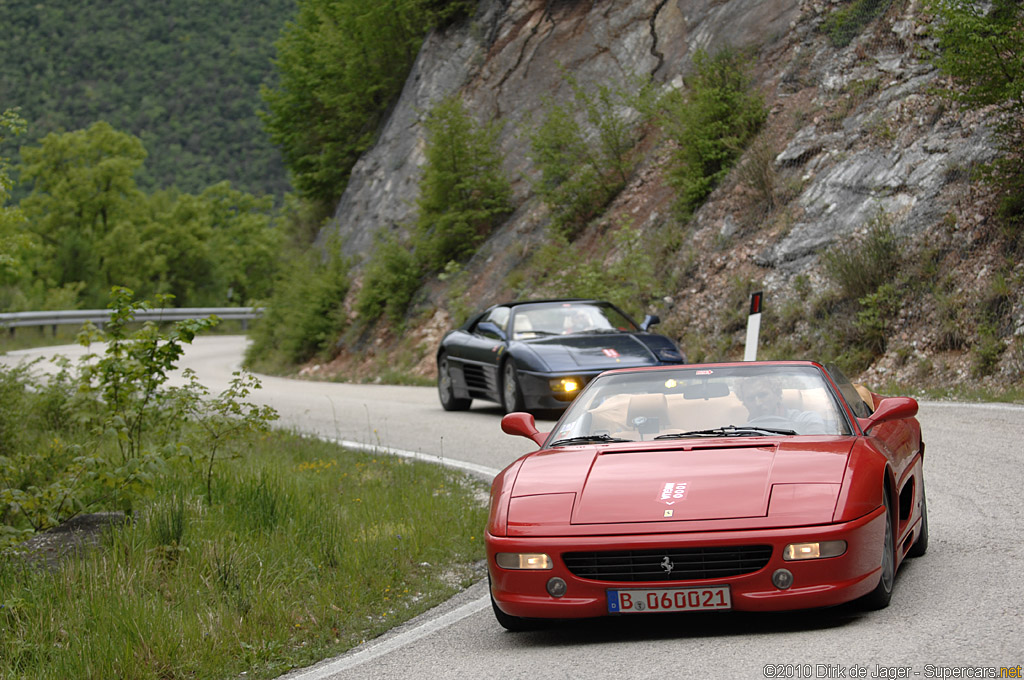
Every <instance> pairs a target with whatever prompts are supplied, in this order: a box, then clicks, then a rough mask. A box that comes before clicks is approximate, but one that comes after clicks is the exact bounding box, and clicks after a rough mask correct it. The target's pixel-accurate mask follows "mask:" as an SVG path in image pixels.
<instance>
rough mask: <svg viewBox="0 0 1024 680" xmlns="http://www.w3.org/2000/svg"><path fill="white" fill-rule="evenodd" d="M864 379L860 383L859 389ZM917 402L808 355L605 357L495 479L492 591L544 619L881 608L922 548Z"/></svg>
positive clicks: (524, 613)
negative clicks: (666, 363)
mask: <svg viewBox="0 0 1024 680" xmlns="http://www.w3.org/2000/svg"><path fill="white" fill-rule="evenodd" d="M862 394H864V395H865V397H862V396H861V395H862ZM916 414H917V402H916V401H914V400H913V399H911V398H908V397H880V396H878V395H875V394H872V393H870V392H868V391H867V390H862V391H860V392H859V391H858V390H857V389H856V388H854V386H853V385H851V384H850V382H849V381H847V380H846V378H844V377H843V376H842V374H841V373H840V372H839V371H838V370H837V369H835V368H826V367H824V366H822V365H820V364H817V363H813V362H807V361H778V362H747V363H728V364H703V365H685V366H673V367H651V368H635V369H623V370H617V371H609V372H607V373H604V374H602V375H600V376H599V377H597V378H595V379H594V380H593V382H591V383H590V384H589V385H588V386H587V387H586V389H585V390H583V391H582V392H581V393H580V395H579V396H578V397H577V398H576V400H575V401H574V402H573V403H572V405H571V406H570V407H569V409H568V410H567V411H566V412H565V413H564V414H563V416H562V418H561V420H559V421H558V423H557V424H556V426H555V429H554V430H553V431H552V432H550V433H540V432H538V431H537V428H536V426H535V424H534V419H533V417H532V416H531V415H529V414H526V413H511V414H508V415H506V416H505V417H504V418H503V419H502V423H501V425H502V429H503V430H504V431H505V432H507V433H508V434H514V435H521V436H524V437H528V438H530V439H532V440H533V441H535V442H536V443H537V444H538V445H539V446H540V447H541V448H540V450H539V451H535V452H533V453H530V454H527V455H525V456H523V457H522V458H520V459H519V460H517V461H515V462H514V463H512V464H511V465H509V466H508V467H507V468H505V470H503V471H502V472H501V473H500V474H499V475H498V476H497V477H496V478H495V480H494V483H493V485H492V488H491V505H490V518H489V520H488V526H487V536H486V541H487V566H488V571H489V576H490V582H491V600H492V604H493V607H494V614H495V616H496V617H497V619H498V621H499V623H501V625H503V626H504V627H505V628H508V629H509V630H520V629H524V628H529V627H532V626H534V625H536V623H537V622H536V621H535V620H536V619H563V618H581V617H595V616H604V615H624V614H639V613H652V612H691V611H708V610H713V611H716V610H745V611H772V610H785V609H805V608H812V607H826V606H831V605H837V604H840V603H844V602H849V601H853V600H859V604H861V605H863V606H864V607H866V608H869V609H877V608H881V607H885V606H886V605H888V603H889V599H890V597H891V596H892V589H893V582H894V577H895V574H896V570H897V569H898V568H899V566H900V564H901V563H902V562H903V559H904V558H905V557H908V556H916V555H921V554H924V552H925V550H926V549H927V547H928V516H927V507H926V504H925V490H924V477H923V467H922V464H923V457H924V445H923V444H922V442H921V428H920V425H919V424H918V422H917V420H916V418H915V417H914V416H915V415H916Z"/></svg>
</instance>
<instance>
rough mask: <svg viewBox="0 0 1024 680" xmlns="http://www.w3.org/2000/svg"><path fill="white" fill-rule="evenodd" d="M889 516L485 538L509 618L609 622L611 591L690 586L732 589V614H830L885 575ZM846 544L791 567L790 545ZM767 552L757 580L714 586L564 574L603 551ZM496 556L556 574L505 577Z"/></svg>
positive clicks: (515, 572) (498, 596) (498, 599)
mask: <svg viewBox="0 0 1024 680" xmlns="http://www.w3.org/2000/svg"><path fill="white" fill-rule="evenodd" d="M884 523H885V509H884V508H878V509H877V510H876V511H874V512H872V513H870V514H868V515H866V516H864V517H861V518H859V519H856V520H854V521H852V522H847V523H844V524H830V525H825V526H813V527H792V528H785V529H764V530H743V531H714V532H697V533H672V534H641V535H626V536H584V537H575V536H574V537H542V538H533V537H531V538H505V537H498V536H492V535H491V534H488V535H487V565H488V569H489V571H490V576H491V594H492V595H493V597H494V601H495V603H496V604H497V606H498V607H499V608H500V609H501V610H502V611H503V612H505V613H506V614H509V615H511V616H517V617H523V618H557V619H565V618H587V617H594V616H604V615H608V613H609V611H608V596H607V593H608V591H609V590H621V589H627V588H628V589H645V588H650V589H666V588H686V587H691V586H728V588H729V591H730V593H731V601H732V609H734V610H737V611H778V610H787V609H811V608H815V607H828V606H832V605H837V604H842V603H844V602H849V601H851V600H855V599H857V598H858V597H860V596H862V595H865V594H867V593H869V592H870V591H871V590H872V589H874V587H875V585H876V584H877V583H878V578H879V576H880V573H881V563H882V544H883V541H884V526H885V524H884ZM835 540H843V541H846V543H847V548H846V552H845V553H843V554H842V555H840V556H838V557H829V558H824V559H813V560H800V561H786V560H784V559H783V557H782V555H783V550H784V549H785V547H786V546H787V545H788V544H791V543H803V542H808V541H835ZM752 544H758V545H770V546H771V547H772V552H771V557H770V559H769V560H768V563H767V565H766V566H764V567H763V568H761V569H758V570H757V571H755V572H752V573H748V574H743V575H740V576H730V577H726V578H718V579H712V580H686V581H665V580H659V581H639V582H638V581H630V582H611V581H598V580H591V579H584V578H579V577H577V576H575V575H574V574H572V573H571V572H570V571H569V569H568V568H567V566H566V564H565V561H564V560H563V559H562V555H563V554H566V553H572V552H585V551H601V550H616V551H619V550H652V549H654V550H656V549H659V548H665V549H669V548H687V547H698V546H699V547H707V546H745V545H752ZM498 553H545V554H547V555H549V556H550V557H551V558H552V561H553V567H552V568H551V569H546V570H519V569H504V568H502V567H499V566H498V565H497V563H496V562H495V555H496V554H498ZM779 569H786V570H788V571H789V572H791V573H792V576H793V578H792V585H791V586H790V587H788V588H785V589H780V588H778V587H776V586H775V585H774V584H773V583H772V574H773V573H775V572H776V571H777V570H779ZM552 578H560V579H562V580H564V581H565V583H566V585H567V587H566V589H565V594H564V595H563V596H562V597H552V596H551V595H549V594H548V592H547V589H546V586H547V583H548V581H549V580H550V579H552Z"/></svg>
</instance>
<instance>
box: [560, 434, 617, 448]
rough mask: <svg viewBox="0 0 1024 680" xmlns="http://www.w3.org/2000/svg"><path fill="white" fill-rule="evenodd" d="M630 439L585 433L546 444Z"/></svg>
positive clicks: (566, 444) (568, 444)
mask: <svg viewBox="0 0 1024 680" xmlns="http://www.w3.org/2000/svg"><path fill="white" fill-rule="evenodd" d="M631 441H634V440H632V439H620V438H619V437H612V436H611V435H607V434H585V435H582V436H580V437H569V438H568V439H559V440H557V441H553V442H551V443H550V444H548V446H570V445H572V444H592V443H594V442H600V443H603V444H607V443H612V442H631Z"/></svg>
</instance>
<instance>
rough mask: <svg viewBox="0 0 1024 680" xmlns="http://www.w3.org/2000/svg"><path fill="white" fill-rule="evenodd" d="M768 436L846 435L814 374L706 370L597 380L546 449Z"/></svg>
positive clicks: (781, 369) (753, 368)
mask: <svg viewBox="0 0 1024 680" xmlns="http://www.w3.org/2000/svg"><path fill="white" fill-rule="evenodd" d="M767 434H797V435H805V434H817V435H848V434H850V429H849V424H848V422H847V420H846V418H845V417H844V415H843V414H842V412H841V411H840V408H839V404H838V403H837V401H836V398H835V396H834V395H833V393H832V390H831V389H830V388H829V385H828V383H827V382H826V381H825V379H824V378H823V376H822V374H821V371H820V370H819V369H818V368H816V367H814V366H788V365H772V366H765V365H750V366H721V367H717V366H704V367H680V368H672V369H665V370H658V371H637V372H635V373H620V374H606V375H602V376H598V377H597V378H595V379H594V381H593V382H591V383H590V385H589V386H588V387H587V389H586V390H585V391H584V392H583V393H582V394H580V396H579V397H577V398H576V401H574V402H573V403H572V405H571V406H570V407H569V409H568V410H567V411H566V413H565V415H564V416H563V417H562V419H561V420H560V421H559V423H558V427H557V428H556V430H555V431H554V432H553V433H552V434H551V437H550V439H549V442H551V444H555V443H556V442H559V441H560V440H572V439H574V438H576V439H575V441H574V442H573V443H580V440H579V439H578V438H593V440H594V441H598V440H599V438H602V437H603V438H611V439H614V440H622V439H628V440H633V441H642V440H650V439H654V438H656V437H661V438H669V437H681V438H685V437H715V436H748V435H749V436H754V435H767ZM559 445H561V444H559Z"/></svg>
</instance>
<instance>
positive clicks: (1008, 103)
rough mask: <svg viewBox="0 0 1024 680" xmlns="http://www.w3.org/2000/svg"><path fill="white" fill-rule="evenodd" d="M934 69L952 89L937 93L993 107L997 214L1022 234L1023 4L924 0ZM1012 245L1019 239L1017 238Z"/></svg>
mask: <svg viewBox="0 0 1024 680" xmlns="http://www.w3.org/2000/svg"><path fill="white" fill-rule="evenodd" d="M926 8H927V9H928V10H930V11H931V12H932V13H933V14H934V15H935V16H936V18H937V21H935V22H934V23H933V25H932V31H933V33H934V35H935V37H936V38H937V47H938V50H937V52H936V54H935V55H934V60H935V63H936V65H937V66H938V67H939V69H940V70H941V71H942V72H943V73H946V74H947V75H950V76H952V77H953V79H954V81H955V82H956V83H957V85H958V87H956V88H952V89H944V90H942V94H943V95H944V96H946V97H949V98H951V99H953V100H956V101H959V102H961V103H963V104H964V105H966V106H968V107H970V108H982V107H987V106H994V107H996V108H997V110H998V111H999V114H1000V115H998V116H996V117H995V120H996V121H997V123H996V126H997V130H996V131H997V134H996V136H995V139H996V143H997V144H998V145H999V147H1000V149H1001V150H1002V151H1003V154H1004V156H1003V158H1001V159H1000V160H998V161H997V162H996V163H994V164H993V165H992V167H991V168H990V169H989V179H990V180H991V181H993V182H994V183H995V184H996V185H997V186H999V187H1001V189H1002V191H1003V198H1002V203H1001V205H1000V215H1001V217H1002V218H1003V221H1004V224H1005V225H1006V227H1007V232H1008V234H1009V235H1010V236H1011V237H1012V238H1013V239H1020V237H1021V235H1022V234H1024V167H1022V162H1021V160H1022V158H1021V156H1022V153H1024V4H1022V3H1020V2H1019V1H1018V0H992V2H972V1H971V0H928V2H927V3H926ZM1018 245H1020V244H1019V242H1018Z"/></svg>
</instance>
